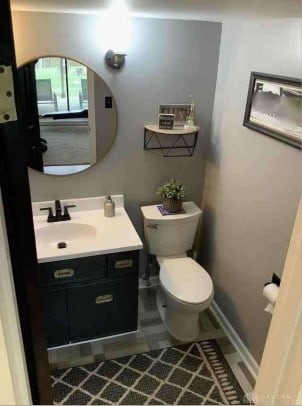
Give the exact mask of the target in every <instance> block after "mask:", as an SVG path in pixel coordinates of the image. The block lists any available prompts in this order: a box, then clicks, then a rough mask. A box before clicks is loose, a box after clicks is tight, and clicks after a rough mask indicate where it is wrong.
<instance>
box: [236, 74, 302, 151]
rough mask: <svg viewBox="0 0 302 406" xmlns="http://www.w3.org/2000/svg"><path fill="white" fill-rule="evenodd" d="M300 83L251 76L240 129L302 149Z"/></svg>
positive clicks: (264, 76) (296, 80)
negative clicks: (244, 127)
mask: <svg viewBox="0 0 302 406" xmlns="http://www.w3.org/2000/svg"><path fill="white" fill-rule="evenodd" d="M301 112H302V80H301V79H295V78H288V77H285V76H276V75H268V74H265V73H258V72H252V73H251V78H250V85H249V90H248V96H247V102H246V109H245V114H244V121H243V125H244V126H246V127H248V128H251V129H253V130H256V131H259V132H261V133H263V134H266V135H268V136H269V137H273V138H276V139H278V140H280V141H283V142H286V143H287V144H290V145H293V146H294V147H297V148H300V149H302V115H301Z"/></svg>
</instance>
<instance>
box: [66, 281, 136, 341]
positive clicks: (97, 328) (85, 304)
mask: <svg viewBox="0 0 302 406" xmlns="http://www.w3.org/2000/svg"><path fill="white" fill-rule="evenodd" d="M67 296H68V308H69V327H70V340H71V341H73V342H74V341H79V340H83V339H90V338H96V337H103V336H107V335H113V334H119V333H123V332H127V331H132V330H136V328H137V296H138V285H137V278H133V277H132V278H123V279H122V278H121V279H118V280H109V281H108V280H107V281H102V282H94V283H85V284H78V285H73V286H70V287H68V288H67Z"/></svg>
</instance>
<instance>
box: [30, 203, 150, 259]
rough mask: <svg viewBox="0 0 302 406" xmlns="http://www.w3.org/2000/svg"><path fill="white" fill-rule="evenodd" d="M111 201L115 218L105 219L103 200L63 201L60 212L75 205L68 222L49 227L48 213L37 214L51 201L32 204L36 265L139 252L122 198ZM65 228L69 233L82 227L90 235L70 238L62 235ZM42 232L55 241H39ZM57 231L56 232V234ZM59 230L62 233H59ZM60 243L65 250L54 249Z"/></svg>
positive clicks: (51, 204) (70, 211) (135, 236)
mask: <svg viewBox="0 0 302 406" xmlns="http://www.w3.org/2000/svg"><path fill="white" fill-rule="evenodd" d="M112 200H113V201H114V202H115V204H116V209H115V217H105V216H104V211H103V204H104V197H94V198H87V199H72V200H62V201H61V204H62V211H63V206H64V205H71V204H75V205H76V206H77V207H76V208H71V209H69V213H70V216H71V220H68V221H61V222H55V223H48V222H47V216H48V213H47V211H46V212H45V211H44V212H41V211H40V208H42V207H49V206H52V207H53V208H54V201H52V202H37V203H33V205H32V207H33V215H34V229H35V233H36V247H37V256H38V262H39V263H42V262H52V261H59V260H63V259H71V258H79V257H85V256H93V255H102V254H108V253H114V252H121V251H133V250H139V249H142V248H143V244H142V242H141V240H140V238H139V236H138V234H137V232H136V230H135V228H134V226H133V224H132V222H131V220H130V218H129V216H128V214H127V212H126V210H125V208H124V199H123V196H122V195H116V196H112ZM65 224H66V225H67V227H69V229H72V227H74V226H75V227H78V228H81V227H83V229H85V227H87V228H89V230H92V232H91V233H88V234H87V235H85V232H84V234H83V236H82V235H80V236H77V235H75V234H74V235H72V233H70V236H69V235H68V232H67V233H66V232H65V231H66V230H67V228H66V230H64V229H63V228H62V227H64V225H65ZM69 225H71V226H69ZM81 225H82V226H81ZM46 227H47V229H46ZM42 228H44V229H43V233H44V235H45V231H46V233H48V231H49V232H50V233H51V236H53V235H54V236H55V238H53V237H51V239H50V241H49V238H48V240H45V238H43V237H41V235H42V234H39V231H38V230H41V229H42ZM57 230H59V232H58V233H57ZM60 230H61V231H62V230H63V231H64V232H63V233H62V232H60ZM40 233H41V231H40ZM62 241H63V242H66V243H67V247H66V248H63V249H59V248H57V243H58V242H62Z"/></svg>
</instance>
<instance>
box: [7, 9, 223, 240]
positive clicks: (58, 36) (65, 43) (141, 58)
mask: <svg viewBox="0 0 302 406" xmlns="http://www.w3.org/2000/svg"><path fill="white" fill-rule="evenodd" d="M13 23H14V34H15V43H16V53H17V61H18V63H19V64H20V63H23V62H24V61H27V60H29V59H32V58H34V57H36V56H41V55H47V54H50V55H64V56H67V57H71V58H74V59H78V60H80V61H83V62H84V63H85V64H87V65H88V66H90V67H91V68H92V69H94V70H95V71H96V72H97V73H98V74H100V75H101V76H102V78H103V79H104V80H105V82H106V83H107V84H108V85H109V87H110V89H111V90H112V93H113V95H114V97H115V100H116V104H117V110H118V117H119V125H118V133H117V138H116V141H115V143H114V145H113V148H112V149H111V151H110V152H109V154H108V155H107V157H106V158H105V159H104V160H103V161H102V162H101V163H99V164H97V165H96V166H94V167H93V168H91V169H89V170H88V171H86V172H82V173H81V174H76V175H71V176H65V177H53V176H45V175H42V174H40V173H37V172H34V171H32V170H30V185H31V194H32V200H33V201H39V200H49V199H57V198H60V199H66V198H72V197H86V196H97V195H107V194H118V193H123V194H124V195H125V198H126V208H127V210H128V213H129V214H130V216H131V218H132V220H133V221H134V224H135V226H136V227H137V229H138V231H139V232H140V234H141V235H142V221H141V214H140V210H139V207H140V205H142V204H149V203H154V202H156V201H158V198H157V196H156V194H155V191H156V188H157V186H158V185H159V184H160V183H161V182H162V181H164V180H166V179H169V178H171V177H174V178H177V179H178V180H180V181H181V182H183V183H184V184H185V185H186V186H187V188H188V190H189V193H188V199H193V200H194V201H195V202H197V203H199V202H200V201H201V196H202V185H203V181H204V172H205V162H206V159H205V157H206V146H207V144H208V138H209V130H210V123H211V117H212V109H213V102H214V95H215V85H216V77H217V67H218V58H219V47H220V34H221V24H219V23H211V22H193V21H173V20H156V19H154V20H153V19H145V18H137V19H134V20H133V34H132V41H131V45H130V48H129V50H128V56H127V59H126V64H125V66H124V68H123V69H122V70H121V71H120V72H113V71H111V70H109V69H107V67H105V65H104V60H103V59H104V54H105V52H106V51H107V49H106V48H105V46H104V44H103V43H102V37H104V39H105V34H103V35H100V33H99V32H98V31H99V28H100V27H98V25H99V23H98V18H97V17H94V16H87V15H72V14H54V13H34V12H29V13H26V12H15V13H13ZM109 35H110V34H109ZM190 94H192V95H193V96H194V99H195V100H196V102H197V103H198V107H197V123H198V124H200V126H201V131H200V135H199V140H198V146H197V149H196V153H195V155H194V156H193V157H191V158H162V157H159V156H156V155H154V154H152V153H150V152H145V151H144V150H143V128H144V124H147V123H149V124H151V123H156V121H157V118H158V105H159V104H160V103H184V102H187V101H188V100H189V98H188V96H189V95H190Z"/></svg>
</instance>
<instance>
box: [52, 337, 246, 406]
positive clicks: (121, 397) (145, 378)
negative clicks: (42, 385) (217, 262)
mask: <svg viewBox="0 0 302 406" xmlns="http://www.w3.org/2000/svg"><path fill="white" fill-rule="evenodd" d="M52 380H53V385H52V386H53V390H54V399H55V402H54V403H55V404H65V405H71V404H72V405H88V404H91V405H111V404H120V405H135V404H136V405H142V404H151V405H162V404H165V405H174V404H178V405H201V404H205V405H221V404H227V405H235V404H237V405H238V404H249V402H248V401H247V399H246V398H245V395H244V393H243V391H242V389H241V387H240V385H239V383H238V381H237V380H236V378H235V376H234V374H233V372H232V370H231V368H230V367H229V365H228V363H227V362H226V360H225V358H224V356H223V354H222V352H221V350H220V349H219V347H218V345H217V343H216V341H215V340H209V341H201V342H200V343H190V344H183V345H180V346H176V347H170V348H166V349H162V350H155V351H151V352H147V353H143V354H138V355H132V356H128V357H123V358H117V359H115V360H110V361H104V362H99V363H95V364H88V365H83V366H80V367H73V368H68V369H65V370H64V369H63V370H62V369H61V370H56V371H53V372H52Z"/></svg>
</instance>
